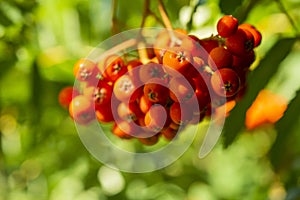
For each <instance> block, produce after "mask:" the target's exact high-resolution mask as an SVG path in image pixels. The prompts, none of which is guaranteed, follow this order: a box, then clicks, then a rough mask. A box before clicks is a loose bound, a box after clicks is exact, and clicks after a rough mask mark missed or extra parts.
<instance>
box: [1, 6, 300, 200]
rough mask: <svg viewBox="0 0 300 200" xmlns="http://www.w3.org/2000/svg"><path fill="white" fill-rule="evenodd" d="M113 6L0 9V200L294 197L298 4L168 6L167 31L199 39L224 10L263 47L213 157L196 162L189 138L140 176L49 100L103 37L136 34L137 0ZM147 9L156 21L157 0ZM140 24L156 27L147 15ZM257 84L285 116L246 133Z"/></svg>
mask: <svg viewBox="0 0 300 200" xmlns="http://www.w3.org/2000/svg"><path fill="white" fill-rule="evenodd" d="M113 2H114V4H113ZM113 2H112V1H110V0H64V1H61V0H39V1H35V0H1V1H0V87H1V88H0V89H1V90H0V100H1V104H0V108H1V112H0V131H1V133H0V200H35V199H36V200H43V199H51V200H69V199H70V200H81V199H85V200H96V199H100V200H102V199H143V200H144V199H161V200H168V199H170V200H176V199H188V200H200V199H204V200H217V199H224V200H227V199H228V200H232V199H249V200H250V199H251V200H252V199H254V200H256V199H257V200H260V199H270V200H281V199H289V200H292V199H295V200H296V199H300V123H299V122H300V121H299V116H300V115H299V111H300V95H299V92H297V90H298V89H299V87H300V78H299V75H300V64H299V63H300V51H299V50H300V43H299V36H300V34H299V33H300V32H299V30H300V23H299V22H300V13H299V8H300V2H299V1H297V0H273V1H272V0H219V1H217V0H207V1H205V0H203V1H201V0H200V1H197V0H191V1H188V0H168V1H167V0H166V1H164V4H165V6H166V9H167V12H168V14H169V17H170V20H171V22H172V24H173V26H174V27H176V28H185V29H187V30H189V32H190V33H194V34H196V35H197V36H199V37H200V38H201V37H207V36H209V35H210V34H211V33H215V32H216V30H215V26H216V22H217V20H218V19H219V18H220V17H221V16H222V15H224V14H232V15H234V16H235V17H237V18H238V19H239V21H240V22H248V23H251V24H253V25H255V26H256V27H257V29H259V30H260V31H261V33H262V35H263V40H262V44H261V45H260V46H259V47H258V48H257V50H256V54H257V61H256V63H255V66H256V68H255V69H254V70H253V71H252V72H251V73H250V75H249V80H248V81H249V82H248V83H249V84H248V86H249V90H248V93H247V94H246V96H245V97H244V99H243V100H242V101H241V102H239V103H238V105H237V107H236V108H235V109H234V110H233V112H232V113H231V115H230V117H229V118H228V119H227V120H226V124H225V128H224V133H222V138H221V140H220V142H219V143H218V145H217V146H216V147H215V148H214V149H213V151H212V152H211V153H210V154H209V155H208V156H207V157H205V158H203V159H199V158H198V151H199V142H198V141H199V140H197V139H196V140H195V143H194V144H193V145H192V146H191V147H190V148H189V149H188V151H187V152H186V153H185V154H184V155H183V156H182V157H181V158H180V159H179V160H178V161H176V162H175V163H173V164H172V165H170V166H168V167H167V168H164V169H161V170H158V171H155V172H151V173H144V174H133V173H125V172H120V171H117V170H113V169H110V168H108V167H106V166H104V165H103V164H101V163H100V162H98V161H97V160H96V159H94V158H93V157H92V156H91V155H90V154H89V153H88V152H87V150H86V149H85V147H84V146H83V144H82V143H81V141H80V139H79V137H78V135H77V132H76V129H75V126H74V123H73V121H72V120H71V119H70V117H69V116H68V112H67V111H66V110H64V109H63V108H61V107H60V106H59V104H58V100H57V96H58V93H59V91H60V90H61V89H62V88H63V87H64V86H68V85H73V81H74V78H73V71H72V70H73V65H74V63H75V62H76V61H77V60H78V59H79V58H81V57H85V56H87V55H88V53H89V52H90V51H91V50H92V49H93V48H94V47H95V46H97V45H98V44H99V43H100V42H102V41H103V40H105V39H107V38H109V37H110V36H111V35H113V34H116V33H118V32H121V31H125V30H129V29H132V28H139V27H140V24H141V20H142V16H143V9H144V7H143V6H144V1H142V0H132V1H127V0H115V1H113ZM150 2H151V4H150V9H151V10H152V12H154V13H155V14H156V15H157V16H159V12H158V8H157V5H158V3H157V1H156V0H152V1H150ZM113 5H114V6H113ZM112 19H114V23H112ZM145 26H149V27H153V26H155V27H162V24H161V23H159V22H158V21H157V20H155V18H154V17H149V18H147V21H146V24H145ZM263 88H268V89H270V90H271V91H273V92H276V93H278V94H280V95H282V96H284V97H286V98H287V99H288V100H289V102H290V103H289V106H288V110H287V111H286V113H285V115H284V117H283V118H282V119H281V120H280V121H278V123H276V124H275V125H265V126H262V127H259V128H257V129H255V130H254V131H246V130H245V129H244V119H245V112H246V110H247V108H248V107H249V106H250V105H251V103H252V102H253V100H254V99H255V97H256V95H257V94H258V92H259V91H260V90H261V89H263ZM200 127H201V125H200ZM199 137H201V136H199Z"/></svg>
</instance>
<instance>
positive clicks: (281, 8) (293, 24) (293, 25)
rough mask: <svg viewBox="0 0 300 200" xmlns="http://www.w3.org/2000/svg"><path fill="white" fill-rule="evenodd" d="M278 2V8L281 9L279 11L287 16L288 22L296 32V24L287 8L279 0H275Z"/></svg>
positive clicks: (297, 31)
mask: <svg viewBox="0 0 300 200" xmlns="http://www.w3.org/2000/svg"><path fill="white" fill-rule="evenodd" d="M275 1H276V2H277V4H278V7H279V9H280V10H281V12H283V13H284V14H285V15H286V17H287V18H288V20H289V22H290V24H291V25H292V27H293V29H294V31H295V32H296V33H297V34H298V33H299V30H298V28H297V26H296V23H295V22H294V20H293V18H292V17H291V15H290V14H289V13H288V11H287V9H286V8H285V7H284V5H283V3H282V2H281V1H280V0H275Z"/></svg>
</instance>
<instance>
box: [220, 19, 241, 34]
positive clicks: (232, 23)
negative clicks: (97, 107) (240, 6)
mask: <svg viewBox="0 0 300 200" xmlns="http://www.w3.org/2000/svg"><path fill="white" fill-rule="evenodd" d="M237 28H238V20H237V19H236V18H235V17H233V16H232V15H225V16H223V17H222V18H221V19H219V21H218V23H217V31H218V34H219V35H220V36H221V37H225V38H226V37H229V36H231V35H233V34H234V33H235V32H236V30H237Z"/></svg>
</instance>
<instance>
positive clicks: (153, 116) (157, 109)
mask: <svg viewBox="0 0 300 200" xmlns="http://www.w3.org/2000/svg"><path fill="white" fill-rule="evenodd" d="M144 121H145V126H146V127H147V128H148V129H149V130H150V131H153V132H156V133H158V132H159V131H161V130H162V129H163V128H164V127H165V126H168V124H169V123H170V120H169V119H168V115H167V110H166V109H165V107H163V106H161V105H159V104H155V105H153V106H152V107H151V108H150V109H149V111H148V112H147V113H146V115H145V118H144Z"/></svg>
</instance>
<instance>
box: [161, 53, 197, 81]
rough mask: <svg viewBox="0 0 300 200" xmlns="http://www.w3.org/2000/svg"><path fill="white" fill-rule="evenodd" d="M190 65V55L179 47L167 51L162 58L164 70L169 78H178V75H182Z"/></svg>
mask: <svg viewBox="0 0 300 200" xmlns="http://www.w3.org/2000/svg"><path fill="white" fill-rule="evenodd" d="M192 63H193V57H192V54H191V53H190V52H189V51H186V50H184V49H182V48H180V47H173V48H170V49H168V50H167V51H166V53H165V54H164V57H163V66H164V69H165V71H166V72H167V73H168V74H170V75H171V76H180V73H184V71H185V70H187V68H188V67H192V66H191V65H192ZM178 72H179V73H178Z"/></svg>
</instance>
